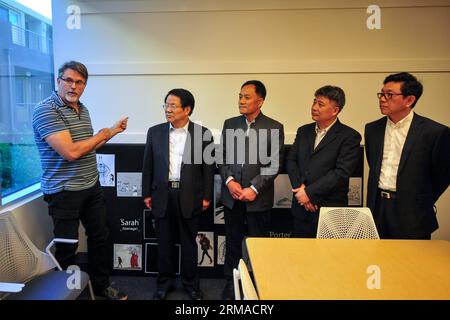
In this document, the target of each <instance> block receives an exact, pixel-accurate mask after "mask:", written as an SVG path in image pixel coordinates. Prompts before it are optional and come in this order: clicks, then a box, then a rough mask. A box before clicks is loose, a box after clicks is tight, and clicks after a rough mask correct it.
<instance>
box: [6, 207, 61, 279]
mask: <svg viewBox="0 0 450 320" xmlns="http://www.w3.org/2000/svg"><path fill="white" fill-rule="evenodd" d="M54 267H55V264H54V263H53V261H52V260H51V259H50V257H49V256H48V255H47V254H46V253H44V252H42V251H40V250H39V249H38V248H36V246H35V245H34V244H33V243H32V242H31V240H30V239H29V238H28V236H27V235H26V234H25V232H24V231H23V230H22V228H21V227H20V226H19V224H18V223H17V221H16V219H15V218H14V216H13V215H12V213H11V212H5V213H2V214H0V281H2V282H22V283H25V282H27V281H28V280H30V279H32V278H33V277H35V276H37V275H39V274H42V273H44V272H46V271H48V270H50V269H52V268H54Z"/></svg>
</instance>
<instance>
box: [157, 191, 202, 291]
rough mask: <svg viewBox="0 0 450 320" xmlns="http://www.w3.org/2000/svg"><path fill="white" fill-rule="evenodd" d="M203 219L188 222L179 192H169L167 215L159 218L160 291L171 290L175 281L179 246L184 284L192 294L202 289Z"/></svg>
mask: <svg viewBox="0 0 450 320" xmlns="http://www.w3.org/2000/svg"><path fill="white" fill-rule="evenodd" d="M198 223H199V216H198V215H197V216H195V217H193V218H190V219H186V218H184V217H183V216H182V214H181V208H180V199H179V189H169V198H168V200H167V209H166V214H165V215H164V217H162V218H155V227H156V237H157V238H158V271H159V272H158V280H157V286H158V289H163V290H167V289H168V288H169V287H170V286H172V285H173V281H174V279H175V271H176V270H175V261H174V259H173V258H174V257H173V251H174V246H175V244H176V243H177V242H178V241H179V243H180V244H181V282H182V284H183V286H184V288H185V289H186V290H188V291H192V290H196V291H198V290H199V289H200V280H199V275H198V268H197V261H198V252H197V243H196V237H197V232H198Z"/></svg>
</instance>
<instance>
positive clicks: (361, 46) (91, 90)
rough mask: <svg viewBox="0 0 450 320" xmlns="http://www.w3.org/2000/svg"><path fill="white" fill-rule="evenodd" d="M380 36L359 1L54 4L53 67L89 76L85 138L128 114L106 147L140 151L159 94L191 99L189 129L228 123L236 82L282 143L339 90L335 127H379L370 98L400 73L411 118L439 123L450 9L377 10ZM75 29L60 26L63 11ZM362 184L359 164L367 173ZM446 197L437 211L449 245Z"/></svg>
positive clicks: (401, 6)
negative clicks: (255, 82)
mask: <svg viewBox="0 0 450 320" xmlns="http://www.w3.org/2000/svg"><path fill="white" fill-rule="evenodd" d="M376 3H377V5H379V6H380V7H381V23H382V29H381V30H369V29H367V27H366V19H367V18H368V16H369V14H367V13H366V8H367V6H368V2H366V1H355V0H353V1H351V0H345V1H331V0H329V1H325V0H322V1H306V0H305V1H293V0H292V1H288V0H282V1H275V0H262V1H260V0H258V1H256V0H251V1H238V0H228V1H210V0H191V1H181V0H171V1H162V0H160V1H156V0H152V1H119V0H118V1H94V0H89V1H88V0H85V1H69V0H58V1H53V19H54V21H53V23H54V48H55V67H56V68H57V67H58V66H59V65H60V64H61V63H63V62H64V61H66V60H70V59H75V60H79V61H82V62H83V63H85V64H86V65H87V66H88V68H89V70H90V78H89V83H88V86H87V88H86V91H85V94H84V96H83V101H84V103H85V104H86V105H87V106H88V107H89V109H90V112H91V116H92V119H93V124H94V127H95V129H97V130H98V129H100V128H102V127H105V126H110V125H111V124H112V123H113V122H114V121H115V120H116V119H118V118H119V117H121V116H123V115H128V116H129V117H130V120H129V129H128V131H127V133H126V134H123V135H121V136H118V137H117V138H115V140H114V142H135V143H142V142H144V141H145V133H146V131H147V128H148V127H149V126H152V125H154V124H156V123H159V122H161V121H164V117H163V112H162V109H161V107H160V106H161V104H162V102H163V98H164V96H165V94H166V92H167V91H168V90H169V89H171V88H174V87H185V88H187V89H189V90H191V91H192V92H193V93H194V95H195V97H196V108H195V111H194V114H193V117H192V118H193V119H194V120H198V121H201V122H202V123H203V124H204V125H206V126H208V127H210V128H211V129H216V130H220V129H221V127H222V124H223V121H224V119H226V118H228V117H231V116H235V115H237V114H238V110H237V95H238V92H239V87H240V85H241V84H242V83H243V81H245V80H249V79H259V80H262V81H263V82H264V83H265V84H266V86H267V89H268V96H267V100H266V102H265V105H264V107H263V111H264V112H265V113H266V114H268V115H269V116H271V117H273V118H275V119H277V120H279V121H281V122H282V123H284V125H285V130H286V133H287V135H286V136H287V143H291V142H292V139H293V136H294V134H295V132H296V129H297V127H298V126H300V125H302V124H305V123H308V122H310V121H311V119H310V111H309V108H310V105H311V101H312V98H313V93H314V91H315V90H316V89H317V88H318V87H320V86H322V85H325V84H333V85H338V86H341V87H342V88H343V89H344V90H345V92H346V94H347V104H346V106H345V108H344V110H343V113H342V115H341V116H340V118H341V120H342V121H343V122H345V123H347V124H349V125H351V126H353V127H354V128H355V129H357V130H358V131H359V132H361V133H363V129H364V125H365V123H367V122H369V121H373V120H375V119H377V118H379V117H380V114H379V109H378V107H377V104H378V101H377V98H376V96H375V94H376V92H378V91H379V90H380V88H381V87H382V81H383V79H384V78H385V77H386V75H388V74H389V73H393V72H397V71H409V72H412V73H414V74H415V75H417V76H418V77H419V78H420V79H421V80H422V82H423V84H424V87H425V92H424V95H423V97H422V98H421V100H420V102H419V103H418V105H417V107H416V109H415V111H416V112H417V113H419V114H421V115H424V116H427V117H430V118H433V119H435V120H437V121H439V122H441V123H444V124H446V125H449V124H450V113H449V112H448V111H447V109H446V108H447V105H446V104H447V103H448V101H450V90H448V88H449V84H450V41H449V40H450V39H449V38H450V37H449V36H450V33H449V30H450V2H449V1H442V0H441V1H438V0H432V1H418V0H410V1H408V0H403V1H388V0H384V1H382V0H379V1H376ZM72 4H75V5H78V6H79V7H80V9H81V29H79V30H70V29H68V28H66V21H67V19H68V15H67V13H66V9H67V7H68V6H69V5H72ZM366 178H367V166H366ZM449 193H450V192H448V191H447V192H446V194H445V195H444V196H443V197H442V198H441V199H440V200H439V202H438V204H437V205H438V210H439V216H438V218H439V222H440V225H441V228H440V229H439V230H438V231H437V232H436V233H435V234H434V235H433V238H439V239H448V240H450V215H449V214H448V213H449V212H450V195H449Z"/></svg>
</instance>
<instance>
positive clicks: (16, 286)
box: [0, 282, 25, 293]
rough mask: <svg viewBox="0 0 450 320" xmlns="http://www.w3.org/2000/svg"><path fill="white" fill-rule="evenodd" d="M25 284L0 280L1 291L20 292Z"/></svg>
mask: <svg viewBox="0 0 450 320" xmlns="http://www.w3.org/2000/svg"><path fill="white" fill-rule="evenodd" d="M24 286H25V284H24V283H14V282H0V292H14V293H16V292H20V291H22V288H23V287H24Z"/></svg>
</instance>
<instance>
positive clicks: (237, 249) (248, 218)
mask: <svg viewBox="0 0 450 320" xmlns="http://www.w3.org/2000/svg"><path fill="white" fill-rule="evenodd" d="M224 216H225V236H226V238H225V265H224V273H225V279H227V280H231V279H232V278H233V269H234V268H237V266H238V264H239V259H241V258H242V240H243V239H244V236H245V235H246V234H247V235H248V236H249V237H267V236H268V225H269V223H270V211H262V212H247V209H246V205H245V203H244V202H242V201H235V202H234V206H233V209H229V208H227V207H225V208H224ZM245 222H247V228H246V227H245ZM246 229H247V230H246Z"/></svg>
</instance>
